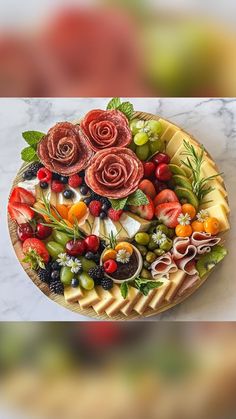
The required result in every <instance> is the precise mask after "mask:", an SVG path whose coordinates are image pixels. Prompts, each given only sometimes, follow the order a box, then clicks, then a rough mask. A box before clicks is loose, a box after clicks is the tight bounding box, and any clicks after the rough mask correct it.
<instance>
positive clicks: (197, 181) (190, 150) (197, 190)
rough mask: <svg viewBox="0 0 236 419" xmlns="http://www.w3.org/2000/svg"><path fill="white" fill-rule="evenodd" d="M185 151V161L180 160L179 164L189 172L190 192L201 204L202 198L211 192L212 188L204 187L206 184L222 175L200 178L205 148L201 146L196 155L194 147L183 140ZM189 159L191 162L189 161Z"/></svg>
mask: <svg viewBox="0 0 236 419" xmlns="http://www.w3.org/2000/svg"><path fill="white" fill-rule="evenodd" d="M183 144H184V147H185V151H183V152H182V155H183V156H187V158H186V161H184V160H181V163H182V164H183V165H184V166H185V167H187V168H188V169H190V170H191V172H192V176H193V180H192V190H193V192H194V194H195V195H196V197H197V198H198V200H199V203H200V204H201V203H202V201H203V199H204V197H205V196H206V195H207V194H209V193H210V192H212V191H213V190H214V188H213V187H212V186H208V187H206V184H207V183H208V182H210V181H211V180H213V179H215V178H216V177H218V176H220V175H222V173H218V174H216V175H212V176H208V177H201V166H202V164H203V163H204V153H205V148H204V146H203V145H202V146H201V148H200V152H199V153H198V152H197V151H196V149H195V147H194V146H193V145H192V144H190V143H189V142H188V141H186V140H183ZM190 159H191V160H190Z"/></svg>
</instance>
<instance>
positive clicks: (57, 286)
mask: <svg viewBox="0 0 236 419" xmlns="http://www.w3.org/2000/svg"><path fill="white" fill-rule="evenodd" d="M50 291H52V292H54V293H55V294H64V285H63V284H62V283H61V281H52V282H51V283H50Z"/></svg>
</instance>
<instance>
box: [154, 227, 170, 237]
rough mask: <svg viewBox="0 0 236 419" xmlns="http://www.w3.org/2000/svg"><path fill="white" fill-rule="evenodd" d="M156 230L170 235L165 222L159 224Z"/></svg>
mask: <svg viewBox="0 0 236 419" xmlns="http://www.w3.org/2000/svg"><path fill="white" fill-rule="evenodd" d="M156 231H161V232H162V233H164V234H165V235H166V236H168V233H169V229H168V227H166V226H165V225H164V224H160V225H159V226H157V228H156Z"/></svg>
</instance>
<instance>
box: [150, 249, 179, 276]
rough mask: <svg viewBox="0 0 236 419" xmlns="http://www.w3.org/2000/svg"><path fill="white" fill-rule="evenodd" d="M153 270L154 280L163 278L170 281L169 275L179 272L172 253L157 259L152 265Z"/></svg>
mask: <svg viewBox="0 0 236 419" xmlns="http://www.w3.org/2000/svg"><path fill="white" fill-rule="evenodd" d="M151 269H152V270H151V273H152V277H153V278H154V279H160V278H163V277H165V278H168V279H169V275H170V274H171V273H173V272H176V271H177V270H178V268H177V266H176V264H175V262H174V261H173V258H172V255H171V253H170V252H168V253H165V254H164V255H163V256H160V257H159V258H157V260H155V262H153V263H152V265H151Z"/></svg>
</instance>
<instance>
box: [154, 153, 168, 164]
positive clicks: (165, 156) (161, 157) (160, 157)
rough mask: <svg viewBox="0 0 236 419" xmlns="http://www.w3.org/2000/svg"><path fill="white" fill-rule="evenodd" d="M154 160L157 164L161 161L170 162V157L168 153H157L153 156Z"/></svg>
mask: <svg viewBox="0 0 236 419" xmlns="http://www.w3.org/2000/svg"><path fill="white" fill-rule="evenodd" d="M152 162H153V163H155V164H160V163H166V164H169V163H170V157H169V156H168V154H166V153H157V154H155V156H154V157H153V158H152Z"/></svg>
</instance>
